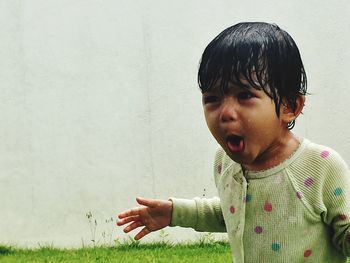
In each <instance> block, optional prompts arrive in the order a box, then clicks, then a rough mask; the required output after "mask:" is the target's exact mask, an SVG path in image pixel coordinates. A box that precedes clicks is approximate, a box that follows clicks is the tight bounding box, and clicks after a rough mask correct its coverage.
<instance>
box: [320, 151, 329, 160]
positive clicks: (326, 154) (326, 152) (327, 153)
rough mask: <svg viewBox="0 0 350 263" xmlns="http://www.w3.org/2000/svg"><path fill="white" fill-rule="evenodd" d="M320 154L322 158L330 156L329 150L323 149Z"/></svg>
mask: <svg viewBox="0 0 350 263" xmlns="http://www.w3.org/2000/svg"><path fill="white" fill-rule="evenodd" d="M320 155H321V157H322V158H327V157H328V156H329V151H322V152H321V154H320Z"/></svg>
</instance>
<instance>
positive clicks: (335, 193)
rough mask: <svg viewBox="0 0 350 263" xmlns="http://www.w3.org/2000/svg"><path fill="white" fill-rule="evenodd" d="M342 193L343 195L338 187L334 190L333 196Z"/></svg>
mask: <svg viewBox="0 0 350 263" xmlns="http://www.w3.org/2000/svg"><path fill="white" fill-rule="evenodd" d="M342 193H343V189H341V188H340V187H338V188H336V189H335V190H334V195H335V196H340V195H341V194H342Z"/></svg>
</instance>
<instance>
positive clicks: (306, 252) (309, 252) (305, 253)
mask: <svg viewBox="0 0 350 263" xmlns="http://www.w3.org/2000/svg"><path fill="white" fill-rule="evenodd" d="M311 254H312V250H311V249H308V250H305V252H304V257H306V258H308V257H310V256H311Z"/></svg>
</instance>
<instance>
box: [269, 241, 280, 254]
mask: <svg viewBox="0 0 350 263" xmlns="http://www.w3.org/2000/svg"><path fill="white" fill-rule="evenodd" d="M271 249H272V250H273V251H276V252H277V251H279V250H280V249H281V244H279V243H272V245H271Z"/></svg>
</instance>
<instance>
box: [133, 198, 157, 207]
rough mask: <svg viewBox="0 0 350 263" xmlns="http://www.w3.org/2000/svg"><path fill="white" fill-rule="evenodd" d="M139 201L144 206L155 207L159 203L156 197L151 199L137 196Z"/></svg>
mask: <svg viewBox="0 0 350 263" xmlns="http://www.w3.org/2000/svg"><path fill="white" fill-rule="evenodd" d="M136 201H137V203H139V204H140V205H144V206H149V207H154V206H156V204H157V200H155V199H149V198H143V197H136Z"/></svg>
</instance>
